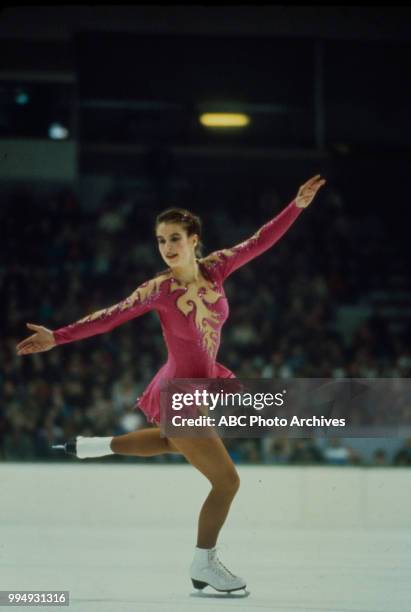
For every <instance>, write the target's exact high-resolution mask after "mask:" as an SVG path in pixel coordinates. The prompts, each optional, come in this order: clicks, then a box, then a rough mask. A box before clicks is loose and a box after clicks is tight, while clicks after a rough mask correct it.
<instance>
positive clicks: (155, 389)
mask: <svg viewBox="0 0 411 612" xmlns="http://www.w3.org/2000/svg"><path fill="white" fill-rule="evenodd" d="M324 183H325V180H324V179H322V178H321V176H320V175H316V176H314V177H313V178H311V179H310V180H308V181H307V182H306V183H305V184H304V185H302V186H301V187H300V189H299V191H298V193H297V196H296V197H295V199H294V200H292V201H291V203H290V204H289V205H288V206H287V207H286V208H285V209H284V210H282V212H280V213H279V214H278V215H277V216H276V217H274V218H273V219H271V220H270V221H268V223H266V224H265V225H263V226H262V227H261V228H260V229H259V230H258V231H257V232H256V233H255V234H254V235H253V236H252V237H251V238H249V239H248V240H245V241H244V242H242V243H240V244H238V245H236V246H234V247H232V248H231V249H225V250H219V251H215V252H213V253H211V254H210V255H208V256H207V257H205V258H203V259H197V258H196V247H198V244H199V241H200V236H201V223H200V220H199V218H198V217H196V216H195V215H193V214H191V213H190V212H188V211H186V210H182V209H175V208H174V209H168V210H166V211H165V212H163V213H161V214H160V215H159V216H158V217H157V220H156V224H155V232H156V237H157V240H158V245H159V250H160V254H161V256H162V258H163V260H164V261H165V262H166V264H167V265H168V269H167V270H166V271H165V272H163V273H161V274H160V275H158V276H155V277H154V278H152V279H150V280H148V281H146V282H144V283H143V284H142V285H140V286H139V287H137V289H136V290H135V291H134V292H133V293H132V294H131V295H130V296H129V297H128V298H126V299H125V300H123V301H121V302H119V303H118V304H115V305H114V306H111V307H110V308H106V309H103V310H99V311H97V312H95V313H93V314H90V315H88V316H86V317H85V318H83V319H81V320H79V321H77V322H75V323H72V324H71V325H68V326H66V327H62V328H60V329H57V330H55V331H52V330H49V329H47V328H45V327H42V326H39V325H33V324H30V323H28V324H27V327H28V328H29V329H31V330H33V331H34V333H33V334H32V335H31V336H30V337H28V338H26V339H25V340H23V341H22V342H20V343H19V344H18V345H17V353H18V355H27V354H30V353H38V352H42V351H48V350H50V349H51V348H53V347H54V346H56V345H60V344H65V343H67V342H73V341H74V340H80V339H82V338H87V337H90V336H93V335H96V334H102V333H104V332H107V331H110V330H111V329H113V328H115V327H117V326H118V325H121V324H122V323H125V322H126V321H128V320H130V319H132V318H134V317H137V316H140V315H142V314H144V313H146V312H148V311H149V310H157V312H158V315H159V318H160V322H161V327H162V331H163V335H164V339H165V341H166V345H167V348H168V360H167V363H166V364H165V365H164V366H163V367H162V368H161V369H160V370H159V372H158V373H157V374H156V376H155V377H154V378H153V380H152V381H151V383H150V384H149V385H148V387H147V389H146V390H145V391H144V393H143V395H142V396H141V397H140V398H139V399H138V400H137V403H138V405H139V407H140V408H141V410H142V411H143V412H144V414H145V415H146V417H147V419H148V420H149V421H150V422H151V423H153V424H155V425H157V427H149V428H145V429H141V430H138V431H135V432H132V433H128V434H124V435H120V436H115V437H82V436H78V437H77V438H76V439H75V440H73V441H71V444H66V445H65V447H63V448H65V450H66V451H67V452H69V451H70V450H71V451H72V453H73V454H75V455H76V456H77V457H78V458H79V459H85V458H91V457H101V456H104V455H108V454H113V453H117V454H121V455H138V456H144V457H149V456H153V455H158V454H162V453H182V455H183V456H184V457H185V458H186V460H187V461H188V462H189V463H191V464H192V465H193V466H194V467H196V468H197V469H198V470H199V471H200V472H201V473H202V474H203V475H204V476H205V477H206V478H208V480H209V481H210V483H211V491H210V493H209V495H208V497H207V498H206V500H205V502H204V505H203V506H202V509H201V512H200V516H199V522H198V537H197V546H196V548H195V553H194V559H193V562H192V564H191V567H190V576H191V579H192V582H193V585H194V587H195V588H197V589H202V588H204V587H205V586H207V585H210V586H212V587H213V588H214V589H216V590H217V591H223V592H230V591H236V590H240V589H244V588H245V586H246V582H245V580H243V579H242V578H240V577H238V576H235V575H234V574H232V573H231V572H230V571H229V570H228V569H227V568H226V567H225V566H224V565H223V564H222V563H221V562H220V561H219V559H218V557H217V555H216V549H215V545H216V542H217V538H218V535H219V532H220V529H221V527H222V526H223V524H224V522H225V519H226V517H227V514H228V511H229V508H230V505H231V502H232V501H233V498H234V496H235V494H236V492H237V490H238V488H239V476H238V473H237V471H236V468H235V466H234V464H233V462H232V460H231V458H230V456H229V454H228V452H227V450H226V448H225V446H224V444H223V442H222V441H221V439H220V438H219V437H218V436H217V435H215V436H213V437H193V438H187V437H182V438H178V437H172V438H167V437H161V436H160V429H159V427H158V426H159V423H160V385H161V382H162V381H164V380H170V379H174V378H232V377H234V374H233V373H232V372H230V370H228V369H227V368H225V367H224V366H222V365H221V364H219V363H217V362H216V356H217V351H218V347H219V343H220V332H221V328H222V325H223V323H224V321H225V320H226V319H227V316H228V304H227V299H226V297H225V293H224V289H223V282H224V280H225V279H226V278H227V277H228V276H229V275H230V274H231V273H232V272H234V271H235V270H236V269H237V268H239V267H240V266H243V265H244V264H245V263H247V262H248V261H250V260H252V259H253V258H255V257H257V256H258V255H260V254H261V253H263V252H264V251H266V250H267V249H268V248H269V247H271V246H273V245H274V244H275V243H276V242H277V241H278V240H279V239H280V238H281V236H282V235H283V234H284V233H285V232H286V231H287V230H288V228H289V227H290V226H291V225H292V224H293V222H294V221H295V220H296V219H297V217H298V216H299V215H300V214H301V212H302V210H303V209H304V208H306V207H307V206H308V205H309V204H310V203H311V201H312V200H313V198H314V196H315V194H316V193H317V191H318V190H319V189H320V187H321V186H322V185H324Z"/></svg>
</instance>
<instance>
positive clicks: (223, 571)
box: [211, 550, 237, 578]
mask: <svg viewBox="0 0 411 612" xmlns="http://www.w3.org/2000/svg"><path fill="white" fill-rule="evenodd" d="M211 562H212V564H213V569H214V570H216V572H217V574H220V576H223V577H224V578H226V577H227V574H229V576H231V577H232V578H237V576H235V574H233V573H232V572H230V570H229V569H228V568H227V567H226V566H225V565H224V564H223V563H221V561H220V559H219V558H218V557H217V550H214V551H213V553H212V557H211Z"/></svg>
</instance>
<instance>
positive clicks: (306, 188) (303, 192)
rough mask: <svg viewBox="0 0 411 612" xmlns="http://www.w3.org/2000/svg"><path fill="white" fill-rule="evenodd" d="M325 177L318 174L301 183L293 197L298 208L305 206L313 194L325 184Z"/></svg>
mask: <svg viewBox="0 0 411 612" xmlns="http://www.w3.org/2000/svg"><path fill="white" fill-rule="evenodd" d="M325 182H326V181H325V179H323V178H321V175H320V174H316V176H313V177H312V178H310V179H309V180H308V181H307V182H306V183H304V185H301V187H300V189H299V190H298V193H297V196H296V198H295V203H296V205H297V207H298V208H307V206H309V205H310V204H311V202H312V201H313V199H314V196H315V194H316V193H317V191H318V190H319V189H320V187H322V186H323V185H324V184H325Z"/></svg>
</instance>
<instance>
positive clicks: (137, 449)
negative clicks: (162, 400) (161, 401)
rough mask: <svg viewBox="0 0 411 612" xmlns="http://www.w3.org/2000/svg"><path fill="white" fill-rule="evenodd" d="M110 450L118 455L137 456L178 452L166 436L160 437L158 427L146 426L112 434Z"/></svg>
mask: <svg viewBox="0 0 411 612" xmlns="http://www.w3.org/2000/svg"><path fill="white" fill-rule="evenodd" d="M111 450H112V451H113V452H114V453H116V454H118V455H137V456H138V457H153V456H154V455H162V454H163V453H179V452H180V451H179V450H177V449H176V448H175V447H173V446H171V445H170V443H169V441H168V438H161V437H160V429H159V428H158V427H147V428H145V429H139V430H137V431H133V432H131V433H128V434H124V435H121V436H114V438H113V439H112V441H111Z"/></svg>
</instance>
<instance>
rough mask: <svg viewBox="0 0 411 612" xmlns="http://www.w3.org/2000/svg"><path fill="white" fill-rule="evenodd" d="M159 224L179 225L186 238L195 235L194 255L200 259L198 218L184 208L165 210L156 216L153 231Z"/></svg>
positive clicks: (200, 246) (199, 223)
mask: <svg viewBox="0 0 411 612" xmlns="http://www.w3.org/2000/svg"><path fill="white" fill-rule="evenodd" d="M160 223H179V224H180V225H182V226H183V228H184V229H185V231H186V232H187V236H193V234H197V236H198V243H197V246H196V251H195V253H196V256H197V257H201V255H202V248H203V245H202V242H201V219H200V217H198V216H197V215H194V214H193V213H191V212H190V211H189V210H186V209H185V208H167V210H164V211H163V212H161V213H160V214H159V215H157V218H156V222H155V226H154V231H156V230H157V227H158V226H159V225H160Z"/></svg>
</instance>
